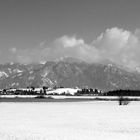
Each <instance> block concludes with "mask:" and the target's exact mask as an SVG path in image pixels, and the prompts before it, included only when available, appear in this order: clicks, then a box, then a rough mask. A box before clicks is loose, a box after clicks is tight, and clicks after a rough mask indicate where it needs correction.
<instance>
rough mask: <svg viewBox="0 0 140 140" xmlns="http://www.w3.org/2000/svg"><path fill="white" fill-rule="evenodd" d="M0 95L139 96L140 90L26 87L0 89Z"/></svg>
mask: <svg viewBox="0 0 140 140" xmlns="http://www.w3.org/2000/svg"><path fill="white" fill-rule="evenodd" d="M0 95H27V96H28V95H42V96H43V95H65V96H140V90H127V89H123V90H122V89H117V90H110V91H106V92H105V91H102V90H99V89H96V88H95V89H93V88H82V89H81V88H65V87H54V88H50V87H46V86H43V87H42V88H35V87H27V88H9V89H1V90H0Z"/></svg>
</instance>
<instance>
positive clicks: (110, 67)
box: [0, 59, 140, 90]
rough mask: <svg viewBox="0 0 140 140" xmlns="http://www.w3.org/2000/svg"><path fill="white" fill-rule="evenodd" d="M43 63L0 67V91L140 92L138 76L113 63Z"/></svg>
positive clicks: (13, 64)
mask: <svg viewBox="0 0 140 140" xmlns="http://www.w3.org/2000/svg"><path fill="white" fill-rule="evenodd" d="M68 60H69V61H66V60H65V61H64V60H60V61H47V62H46V63H43V64H40V63H38V64H37V63H36V64H26V65H25V64H19V63H12V64H11V63H8V64H1V65H0V88H23V87H24V88H26V87H30V86H34V87H42V86H48V87H55V86H63V87H79V88H83V87H88V88H98V89H101V90H113V89H140V73H138V72H129V71H127V70H125V69H123V68H122V69H121V68H120V67H117V65H116V64H98V63H92V64H88V63H86V62H83V61H79V60H78V61H77V60H76V61H74V59H72V61H70V60H71V59H68Z"/></svg>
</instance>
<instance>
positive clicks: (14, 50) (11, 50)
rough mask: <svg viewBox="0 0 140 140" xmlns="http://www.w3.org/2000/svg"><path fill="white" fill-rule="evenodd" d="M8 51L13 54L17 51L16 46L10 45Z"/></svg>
mask: <svg viewBox="0 0 140 140" xmlns="http://www.w3.org/2000/svg"><path fill="white" fill-rule="evenodd" d="M9 51H10V52H12V53H13V54H14V53H16V52H17V48H16V47H12V48H10V49H9Z"/></svg>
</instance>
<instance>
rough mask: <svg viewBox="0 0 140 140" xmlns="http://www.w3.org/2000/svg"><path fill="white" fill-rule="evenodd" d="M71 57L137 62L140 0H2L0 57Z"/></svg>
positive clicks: (139, 58)
mask: <svg viewBox="0 0 140 140" xmlns="http://www.w3.org/2000/svg"><path fill="white" fill-rule="evenodd" d="M65 56H70V57H76V58H80V59H83V60H85V61H87V62H90V63H92V62H102V61H105V60H109V61H112V62H114V63H117V64H120V65H124V66H126V67H129V68H135V67H138V66H139V65H140V0H1V1H0V63H6V62H10V61H16V62H21V63H31V62H38V61H44V60H54V59H58V58H60V57H65Z"/></svg>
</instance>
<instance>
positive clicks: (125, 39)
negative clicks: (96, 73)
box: [93, 27, 140, 69]
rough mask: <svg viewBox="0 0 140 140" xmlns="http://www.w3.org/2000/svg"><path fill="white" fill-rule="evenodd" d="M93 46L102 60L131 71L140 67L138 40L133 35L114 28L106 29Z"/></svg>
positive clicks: (139, 43) (139, 41)
mask: <svg viewBox="0 0 140 140" xmlns="http://www.w3.org/2000/svg"><path fill="white" fill-rule="evenodd" d="M93 45H94V46H95V47H96V48H97V49H98V50H99V53H100V54H101V56H102V58H103V59H108V60H110V61H113V62H114V63H117V64H120V65H124V66H126V67H129V68H132V69H133V68H135V67H137V66H139V65H140V56H139V54H140V40H139V37H138V36H137V35H136V34H135V33H132V32H130V31H126V30H123V29H119V28H116V27H115V28H111V29H107V30H106V31H105V33H102V34H101V36H99V37H98V39H97V40H95V41H94V42H93Z"/></svg>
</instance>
